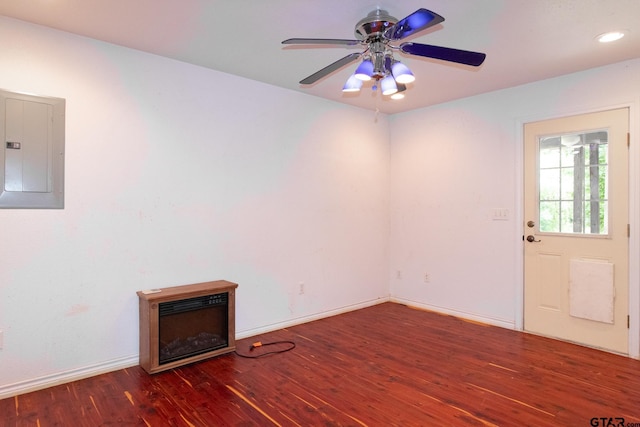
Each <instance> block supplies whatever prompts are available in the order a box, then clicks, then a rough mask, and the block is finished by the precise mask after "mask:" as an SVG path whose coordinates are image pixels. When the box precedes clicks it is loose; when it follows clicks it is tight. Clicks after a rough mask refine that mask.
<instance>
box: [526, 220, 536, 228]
mask: <svg viewBox="0 0 640 427" xmlns="http://www.w3.org/2000/svg"><path fill="white" fill-rule="evenodd" d="M535 225H536V223H535V222H533V221H527V227H529V228H533V227H535Z"/></svg>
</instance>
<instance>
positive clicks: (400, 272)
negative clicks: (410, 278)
mask: <svg viewBox="0 0 640 427" xmlns="http://www.w3.org/2000/svg"><path fill="white" fill-rule="evenodd" d="M396 279H398V280H399V279H402V271H400V270H396Z"/></svg>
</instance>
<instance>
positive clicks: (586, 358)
mask: <svg viewBox="0 0 640 427" xmlns="http://www.w3.org/2000/svg"><path fill="white" fill-rule="evenodd" d="M258 340H260V341H262V342H264V343H268V342H273V341H280V340H292V341H294V342H295V343H296V345H297V346H296V348H295V349H293V350H292V351H289V352H285V353H280V354H274V355H270V356H266V357H262V358H258V359H245V358H242V357H239V356H237V355H235V354H229V355H224V356H220V357H218V358H215V359H210V360H207V361H204V362H199V363H195V364H192V365H189V366H185V367H181V368H178V369H174V370H170V371H166V372H163V373H159V374H155V375H148V374H147V373H145V371H143V370H142V369H141V368H140V367H133V368H128V369H123V370H120V371H116V372H112V373H108V374H104V375H99V376H96V377H92V378H88V379H85V380H81V381H75V382H72V383H68V384H64V385H60V386H56V387H52V388H49V389H46V390H42V391H38V392H34V393H29V394H24V395H20V396H17V397H14V398H8V399H3V400H0V414H2V415H3V421H2V422H3V423H4V424H2V425H3V426H14V425H15V426H43V427H45V426H101V425H118V426H120V425H141V426H144V425H147V426H269V425H281V426H460V425H463V426H464V425H470V426H474V425H476V426H602V425H615V426H618V425H621V426H634V427H635V426H637V427H640V361H638V360H634V359H629V358H626V357H622V356H618V355H614V354H610V353H605V352H601V351H597V350H593V349H589V348H584V347H580V346H576V345H573V344H569V343H564V342H560V341H555V340H551V339H547V338H542V337H538V336H533V335H528V334H523V333H519V332H515V331H510V330H507V329H503V328H498V327H492V326H486V325H480V324H477V323H472V322H466V321H463V320H461V319H458V318H455V317H450V316H445V315H440V314H436V313H432V312H427V311H421V310H416V309H411V308H408V307H405V306H403V305H399V304H393V303H385V304H380V305H377V306H374V307H370V308H366V309H363V310H358V311H354V312H350V313H346V314H342V315H339V316H334V317H331V318H327V319H322V320H318V321H315V322H311V323H306V324H303V325H299V326H295V327H291V328H288V329H284V330H280V331H276V332H272V333H268V334H264V335H262V336H259V337H254V338H251V339H246V340H241V341H239V342H238V352H241V353H244V354H260V352H263V351H267V350H274V349H278V348H284V347H286V345H284V344H283V345H282V346H280V347H279V346H268V347H262V348H258V349H256V350H255V351H253V352H251V353H250V352H249V346H250V345H251V344H252V343H253V342H254V341H258ZM593 418H597V420H595V421H593V420H592V419H593ZM610 418H611V420H610ZM621 418H623V419H624V420H623V421H622V423H621V420H620V419H621Z"/></svg>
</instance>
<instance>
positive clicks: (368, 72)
mask: <svg viewBox="0 0 640 427" xmlns="http://www.w3.org/2000/svg"><path fill="white" fill-rule="evenodd" d="M443 21H444V18H443V17H442V16H440V15H438V14H437V13H435V12H431V11H430V10H427V9H418V10H416V11H415V12H413V13H412V14H410V15H409V16H407V17H405V18H403V19H401V20H397V19H396V18H394V17H393V16H391V15H389V14H388V13H387V11H385V10H382V9H377V10H374V11H372V12H370V13H369V14H368V15H367V17H366V18H364V19H361V20H360V21H359V22H358V23H357V24H356V27H355V31H354V34H355V36H356V40H349V39H310V38H293V39H287V40H284V41H283V42H282V44H308V45H337V46H354V45H361V46H363V47H364V51H363V52H362V53H351V54H349V55H347V56H345V57H344V58H341V59H339V60H337V61H336V62H334V63H332V64H330V65H328V66H326V67H324V68H323V69H321V70H320V71H317V72H315V73H314V74H312V75H310V76H309V77H306V78H304V79H302V80H301V81H300V84H303V85H310V84H313V83H315V82H317V81H318V80H320V79H322V78H323V77H326V76H327V75H329V74H331V73H333V72H334V71H337V70H339V69H340V68H342V67H344V66H346V65H348V64H350V63H351V62H354V61H356V60H358V59H360V58H362V62H361V63H360V65H358V67H357V68H356V70H355V72H354V74H353V75H351V76H350V77H349V79H348V80H347V82H346V83H345V85H344V87H343V89H342V91H343V92H358V91H359V90H360V89H361V88H362V86H363V83H364V82H367V81H371V80H373V81H374V83H373V85H372V89H373V90H377V88H378V86H380V89H381V91H382V94H383V95H385V96H390V97H391V98H392V99H401V98H404V91H405V90H406V89H407V86H406V85H407V84H409V83H412V82H413V81H415V76H414V75H413V73H412V72H411V70H410V69H409V67H407V66H406V65H404V64H403V63H401V62H400V61H397V60H396V59H394V57H393V50H400V51H401V52H402V53H406V54H409V55H415V56H421V57H425V58H434V59H439V60H443V61H449V62H455V63H459V64H464V65H470V66H474V67H477V66H480V65H481V64H482V63H483V62H484V60H485V58H486V55H485V54H484V53H480V52H471V51H467V50H460V49H452V48H448V47H440V46H433V45H426V44H421V43H412V42H405V43H401V44H400V45H397V46H396V45H393V44H392V42H395V41H398V40H402V39H404V38H407V37H409V36H411V35H413V34H416V33H418V32H420V31H423V30H425V29H427V28H429V27H433V26H434V25H437V24H439V23H441V22H443ZM378 82H379V83H380V84H379V85H378Z"/></svg>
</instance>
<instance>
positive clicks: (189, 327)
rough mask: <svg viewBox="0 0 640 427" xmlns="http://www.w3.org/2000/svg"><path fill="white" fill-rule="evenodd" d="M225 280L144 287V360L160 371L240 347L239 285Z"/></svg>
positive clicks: (141, 294)
mask: <svg viewBox="0 0 640 427" xmlns="http://www.w3.org/2000/svg"><path fill="white" fill-rule="evenodd" d="M237 286H238V285H237V284H235V283H231V282H227V281H225V280H219V281H215V282H205V283H196V284H193V285H184V286H174V287H171V288H163V289H151V290H147V291H140V292H138V297H139V299H140V365H141V366H142V367H143V368H144V369H145V370H146V371H147V372H148V373H156V372H160V371H164V370H167V369H171V368H175V367H177V366H181V365H185V364H187V363H192V362H196V361H200V360H204V359H206V358H209V357H214V356H218V355H220V354H224V353H228V352H231V351H233V350H235V289H236V288H237Z"/></svg>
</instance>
